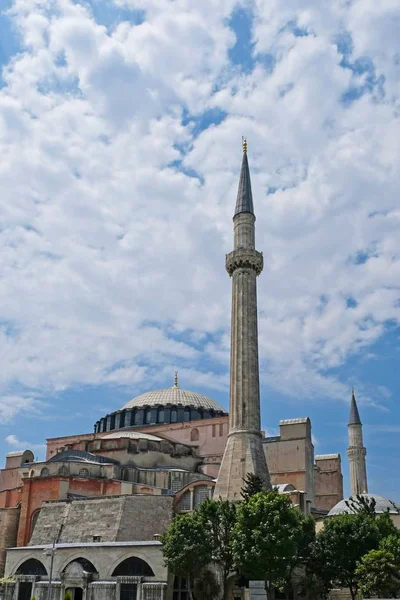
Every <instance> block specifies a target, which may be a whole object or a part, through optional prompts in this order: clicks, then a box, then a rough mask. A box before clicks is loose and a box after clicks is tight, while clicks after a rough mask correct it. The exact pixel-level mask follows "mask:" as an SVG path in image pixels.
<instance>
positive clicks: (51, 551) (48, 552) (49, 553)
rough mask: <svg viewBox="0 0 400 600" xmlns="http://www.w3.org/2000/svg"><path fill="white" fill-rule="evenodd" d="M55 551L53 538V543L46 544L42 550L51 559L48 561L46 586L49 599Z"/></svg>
mask: <svg viewBox="0 0 400 600" xmlns="http://www.w3.org/2000/svg"><path fill="white" fill-rule="evenodd" d="M55 553H56V540H55V539H54V541H53V545H52V546H48V547H47V548H45V550H44V554H45V555H46V556H51V561H50V574H49V587H48V588H47V600H51V588H52V583H53V581H52V580H53V564H54V555H55Z"/></svg>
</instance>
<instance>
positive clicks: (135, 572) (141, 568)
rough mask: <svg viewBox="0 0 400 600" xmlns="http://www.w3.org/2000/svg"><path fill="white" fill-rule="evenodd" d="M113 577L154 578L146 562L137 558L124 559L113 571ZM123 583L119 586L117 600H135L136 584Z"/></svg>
mask: <svg viewBox="0 0 400 600" xmlns="http://www.w3.org/2000/svg"><path fill="white" fill-rule="evenodd" d="M112 576H113V577H127V578H128V577H132V578H133V577H154V572H153V569H152V568H151V567H150V565H148V564H147V562H146V561H144V560H142V559H141V558H137V556H130V557H129V558H126V559H125V560H123V561H122V562H120V563H119V565H118V566H117V567H116V568H115V569H114V571H113V574H112ZM128 582H129V579H128V581H126V580H125V581H124V582H123V583H121V585H120V596H119V600H137V591H138V585H137V583H134V581H132V583H128Z"/></svg>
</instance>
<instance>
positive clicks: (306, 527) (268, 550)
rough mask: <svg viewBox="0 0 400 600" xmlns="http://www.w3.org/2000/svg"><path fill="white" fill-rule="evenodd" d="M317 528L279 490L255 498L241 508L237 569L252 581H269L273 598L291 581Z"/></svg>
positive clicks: (236, 536)
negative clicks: (296, 566) (290, 576)
mask: <svg viewBox="0 0 400 600" xmlns="http://www.w3.org/2000/svg"><path fill="white" fill-rule="evenodd" d="M312 531H313V527H311V522H310V521H309V520H308V519H305V518H304V516H303V515H302V514H301V513H300V511H299V510H298V509H297V508H295V507H294V506H293V505H292V503H291V500H290V498H289V497H288V496H286V495H282V494H278V492H277V491H275V490H270V491H267V492H262V493H258V494H255V495H254V496H251V497H250V498H249V499H248V500H247V501H246V502H243V503H242V504H240V505H239V506H238V509H237V522H236V525H235V529H234V537H233V550H234V554H235V560H236V566H237V569H238V571H239V572H240V573H242V574H243V575H244V576H245V577H247V578H248V579H257V580H263V581H265V587H266V590H267V591H268V593H269V597H273V594H274V589H275V587H277V586H279V585H282V582H285V581H287V578H288V574H289V573H290V572H291V571H292V569H293V565H294V564H295V563H296V561H297V560H298V558H299V556H300V554H301V553H302V552H303V551H304V548H303V549H301V546H302V545H303V546H304V547H305V546H306V545H307V541H306V540H308V536H307V533H306V532H308V534H309V537H310V539H311V538H312V535H313V534H312Z"/></svg>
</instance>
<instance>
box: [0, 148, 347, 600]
mask: <svg viewBox="0 0 400 600" xmlns="http://www.w3.org/2000/svg"><path fill="white" fill-rule="evenodd" d="M254 222H255V216H254V213H253V207H252V196H251V184H250V173H249V169H248V162H247V154H246V152H245V153H244V158H243V164H242V174H241V180H240V184H239V193H238V201H237V204H236V211H235V217H234V251H233V253H231V254H230V255H228V257H227V269H228V272H229V273H230V275H232V280H233V302H232V309H233V310H232V314H233V319H232V324H233V327H232V362H231V394H230V398H231V402H230V415H228V413H227V411H226V410H225V408H223V407H222V406H221V405H220V404H218V403H217V402H215V401H214V400H213V399H211V398H209V397H207V396H204V395H202V394H198V393H196V392H193V391H189V390H185V389H182V388H181V387H180V386H179V384H178V378H177V375H176V376H175V382H174V385H173V386H172V387H170V388H166V389H162V390H154V391H150V392H146V393H145V394H141V395H140V396H137V397H135V398H133V399H132V400H130V401H129V402H128V403H126V404H125V406H123V407H121V409H119V410H117V411H113V412H111V413H110V414H106V415H103V416H101V417H100V418H99V419H98V420H97V421H96V423H95V425H94V431H93V432H91V433H87V434H81V435H70V436H65V437H59V438H52V439H48V440H47V451H46V458H45V460H43V461H35V460H34V456H33V454H32V452H31V451H30V450H24V451H21V452H18V453H11V454H9V455H8V456H7V458H6V465H5V468H4V469H3V470H1V471H0V572H1V574H2V573H3V570H4V571H5V574H6V576H11V577H13V578H14V579H15V581H14V582H13V583H10V584H9V585H7V589H6V600H31V597H32V596H33V595H34V596H35V598H36V600H45V599H46V600H47V595H48V591H49V580H50V579H51V580H52V587H51V589H50V591H51V595H50V596H51V600H63V597H64V594H65V592H66V591H69V592H71V594H72V596H73V600H139V598H140V600H187V591H186V589H185V587H184V583H183V582H182V581H181V580H179V579H178V578H175V577H173V576H172V575H171V574H168V573H167V571H166V569H165V567H164V564H163V560H162V553H161V549H160V543H159V541H158V537H159V536H160V535H161V534H162V533H163V532H164V530H165V528H166V527H167V526H168V523H169V522H170V521H171V519H172V518H173V515H174V514H175V513H176V512H186V511H190V510H193V509H194V508H196V507H197V506H198V505H199V504H200V503H201V502H202V501H203V500H204V499H205V498H208V497H212V495H213V493H214V488H215V485H216V482H217V478H218V482H217V489H216V493H217V494H219V493H220V494H221V495H222V496H223V497H228V498H231V499H232V498H235V499H240V487H241V486H242V479H243V477H244V475H245V474H246V473H247V472H248V471H251V472H254V473H257V474H259V475H261V476H262V478H263V479H264V481H265V482H266V483H269V482H271V484H272V485H274V486H277V487H278V489H279V491H280V492H281V493H284V494H289V495H290V497H291V499H292V502H293V503H294V504H296V505H297V506H299V508H300V509H301V510H303V511H304V512H307V513H311V514H314V515H315V516H321V515H326V514H327V512H328V510H329V508H331V507H332V506H333V505H334V504H336V502H337V500H338V499H339V500H340V499H341V498H342V495H343V485H342V476H341V472H340V457H338V458H337V459H333V458H329V459H328V458H327V457H317V460H314V447H313V444H312V438H311V423H310V420H309V419H308V418H300V419H298V418H295V419H289V420H285V421H281V422H280V435H279V436H276V437H273V438H271V437H265V436H264V435H263V434H262V431H261V427H260V397H259V382H258V348H257V335H258V334H257V296H256V277H257V275H258V274H259V273H260V272H261V269H262V262H263V259H262V255H261V254H260V253H258V252H257V251H256V250H255V240H254ZM261 401H262V399H261ZM337 456H338V455H337ZM335 460H336V462H335ZM218 486H219V487H218ZM6 549H7V550H6ZM51 564H53V569H52V568H51ZM50 575H51V577H50Z"/></svg>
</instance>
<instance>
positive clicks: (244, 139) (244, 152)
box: [242, 136, 247, 154]
mask: <svg viewBox="0 0 400 600" xmlns="http://www.w3.org/2000/svg"><path fill="white" fill-rule="evenodd" d="M242 145H243V154H247V138H245V137H243V136H242Z"/></svg>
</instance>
